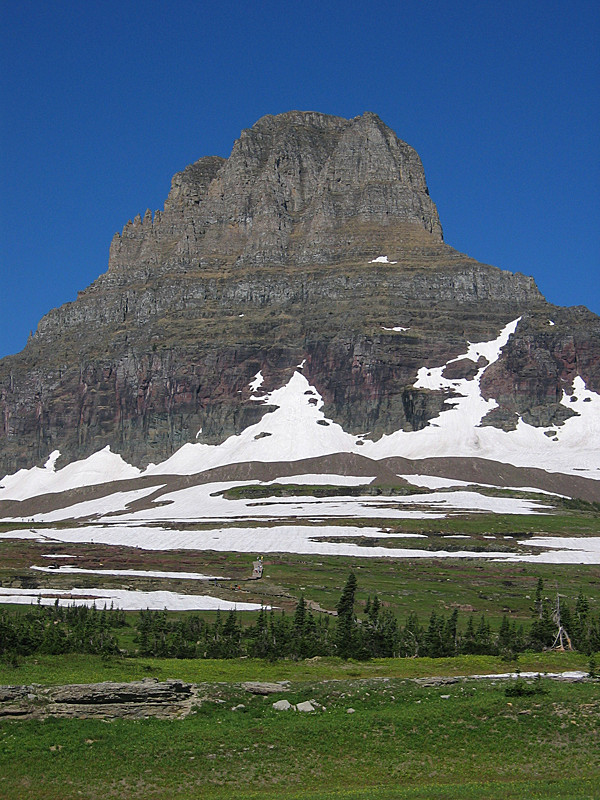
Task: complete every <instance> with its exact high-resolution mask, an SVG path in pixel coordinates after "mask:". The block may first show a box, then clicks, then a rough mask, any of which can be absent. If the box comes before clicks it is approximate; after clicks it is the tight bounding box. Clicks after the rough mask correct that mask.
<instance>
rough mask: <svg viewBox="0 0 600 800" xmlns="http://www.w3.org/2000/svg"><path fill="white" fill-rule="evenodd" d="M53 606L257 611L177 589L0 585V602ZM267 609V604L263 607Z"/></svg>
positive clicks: (251, 605)
mask: <svg viewBox="0 0 600 800" xmlns="http://www.w3.org/2000/svg"><path fill="white" fill-rule="evenodd" d="M38 598H39V601H40V605H42V606H53V605H54V604H55V603H56V601H57V600H58V605H59V606H72V605H77V606H96V608H103V607H104V606H107V607H110V606H111V605H112V606H113V608H119V609H123V611H141V610H143V609H146V608H149V609H151V610H152V611H162V610H163V609H166V610H167V611H216V610H217V609H221V611H231V610H232V609H235V610H236V611H260V609H261V605H260V604H258V603H233V602H231V601H230V600H221V599H220V598H218V597H210V596H209V595H202V594H178V593H177V592H135V591H130V590H127V589H3V588H0V603H16V604H19V605H30V604H31V603H37V602H38ZM263 607H264V608H269V606H263Z"/></svg>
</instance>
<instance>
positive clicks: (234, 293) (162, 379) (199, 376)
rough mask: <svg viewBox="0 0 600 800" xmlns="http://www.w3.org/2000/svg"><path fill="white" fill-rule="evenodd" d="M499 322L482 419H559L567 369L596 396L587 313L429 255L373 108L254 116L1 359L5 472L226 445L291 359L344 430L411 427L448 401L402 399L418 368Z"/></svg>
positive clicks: (431, 396) (595, 326) (598, 358)
mask: <svg viewBox="0 0 600 800" xmlns="http://www.w3.org/2000/svg"><path fill="white" fill-rule="evenodd" d="M383 256H385V257H386V258H385V259H383V260H382V258H381V257H383ZM378 259H379V260H378ZM516 317H521V322H520V323H519V326H518V328H517V331H516V333H515V334H514V336H512V337H511V339H510V341H509V344H508V345H507V347H506V348H505V349H504V351H503V354H502V357H501V359H500V360H499V361H498V362H497V363H496V364H494V365H492V367H490V369H489V371H487V370H486V372H485V373H484V376H483V379H482V382H481V386H482V391H483V392H484V393H485V396H486V397H492V398H494V399H495V400H496V401H497V402H498V404H499V408H498V409H495V410H494V412H492V413H491V414H490V415H489V416H488V417H487V418H486V419H485V421H484V423H485V424H491V425H496V426H497V427H503V428H505V429H509V428H511V427H514V425H515V424H516V420H517V419H518V418H519V417H520V418H523V419H524V420H526V421H528V422H529V423H530V424H534V425H544V426H546V425H558V426H560V425H561V424H562V422H564V420H565V418H566V417H568V416H569V413H570V411H569V409H568V408H565V406H564V405H563V404H561V403H560V400H561V398H562V396H563V391H565V392H567V394H568V393H569V391H570V386H572V382H573V378H574V376H575V375H580V376H581V377H582V378H583V379H584V381H585V382H586V385H587V387H588V388H589V389H593V390H594V391H600V320H599V319H598V317H596V316H595V315H594V314H592V313H591V312H589V311H587V310H586V309H584V308H574V309H561V308H556V307H554V306H550V305H549V304H548V303H547V302H546V301H545V300H544V298H543V297H542V295H541V294H540V292H539V291H538V289H537V287H536V286H535V283H534V281H533V280H532V279H531V278H529V277H526V276H524V275H520V274H511V273H509V272H505V271H502V270H500V269H497V268H495V267H491V266H488V265H485V264H481V263H478V262H476V261H474V260H473V259H471V258H469V257H468V256H466V255H463V254H461V253H459V252H457V251H456V250H454V249H453V248H451V247H450V246H448V245H447V244H446V243H444V241H443V237H442V229H441V225H440V221H439V218H438V214H437V210H436V208H435V205H434V203H433V202H432V200H431V198H430V196H429V192H428V189H427V184H426V181H425V175H424V172H423V167H422V165H421V161H420V159H419V157H418V155H417V153H416V152H415V151H414V150H413V149H412V148H411V147H410V146H409V145H407V144H406V143H404V142H402V141H400V140H399V139H398V138H397V137H396V135H395V134H394V133H393V131H391V130H390V129H389V128H388V127H387V126H386V125H385V124H384V123H383V122H382V121H381V120H380V119H379V118H378V117H377V116H376V115H374V114H371V113H366V114H364V115H363V116H361V117H357V118H355V119H353V120H345V119H341V118H339V117H331V116H326V115H323V114H317V113H313V112H298V111H294V112H290V113H287V114H282V115H280V116H275V117H273V116H267V117H263V118H262V119H261V120H259V121H258V122H257V123H256V125H254V126H253V127H252V128H251V129H249V130H247V131H244V132H243V133H242V135H241V137H240V139H239V140H238V141H237V142H236V143H235V144H234V147H233V150H232V153H231V155H230V157H229V158H228V159H222V158H217V157H208V158H202V159H200V160H199V161H197V162H196V163H195V164H192V165H191V166H189V167H187V168H186V169H185V170H184V171H183V172H180V173H178V174H177V175H175V177H174V178H173V182H172V186H171V191H170V193H169V196H168V198H167V200H166V202H165V207H164V210H163V211H162V212H159V211H157V212H156V213H155V214H154V215H152V214H151V213H150V212H149V211H147V212H146V213H145V215H144V216H143V217H142V216H138V217H136V218H135V220H133V222H130V223H128V224H127V225H126V226H125V228H124V229H123V231H122V233H121V234H117V235H115V237H114V239H113V241H112V244H111V248H110V258H109V269H108V271H107V272H106V273H105V274H104V275H102V276H100V277H99V278H98V279H97V280H96V281H95V282H94V283H93V284H92V285H91V286H90V287H88V288H87V289H85V290H84V291H83V292H80V294H79V296H78V298H77V300H75V301H74V302H73V303H68V304H66V305H64V306H62V307H61V308H58V309H54V310H53V311H51V312H50V313H49V314H48V315H47V316H46V317H44V318H43V319H42V320H41V321H40V323H39V326H38V329H37V331H36V332H35V334H34V335H33V336H32V337H31V339H30V341H29V342H28V344H27V346H26V348H25V349H24V350H23V351H22V353H20V354H18V355H15V356H10V357H8V358H5V359H3V360H2V361H1V362H0V412H1V414H2V425H1V427H0V474H5V473H10V472H14V471H15V470H16V469H19V468H21V467H29V466H31V465H32V464H36V463H37V464H39V463H41V462H43V461H44V460H45V459H46V458H47V457H48V454H49V453H50V452H51V451H52V450H54V449H56V448H58V449H60V451H61V454H62V456H61V459H60V464H59V465H58V466H63V465H64V464H65V463H67V462H68V461H70V460H72V459H75V458H82V457H85V456H87V455H89V454H91V453H93V452H95V451H96V450H98V449H100V448H102V447H104V446H106V445H107V444H108V445H110V447H111V448H112V450H113V451H116V452H119V453H121V454H122V455H123V457H124V458H125V459H126V460H128V461H129V462H131V463H134V464H136V465H138V466H145V465H146V464H148V463H149V462H158V461H161V460H163V459H164V458H166V457H168V456H169V455H171V454H172V453H173V452H174V451H175V450H176V449H177V448H179V447H180V446H181V445H183V444H184V443H186V442H189V441H204V442H207V443H213V444H214V443H218V442H221V441H223V440H224V439H225V438H226V437H227V436H229V435H231V434H232V433H238V432H239V431H241V430H243V429H244V428H245V427H246V426H248V425H249V424H252V423H253V422H256V421H257V420H258V418H259V417H260V416H261V415H263V414H264V413H266V412H267V411H268V408H266V407H264V406H262V407H261V406H257V404H256V403H254V402H252V401H251V389H250V388H249V383H250V381H251V380H252V379H253V377H254V376H255V375H256V374H257V372H258V371H259V370H260V371H261V372H262V375H263V376H264V389H265V391H270V390H272V389H275V388H277V387H278V386H280V385H282V383H283V382H284V381H285V380H287V379H288V378H289V376H290V375H291V373H292V372H293V370H294V368H295V366H296V365H297V364H298V363H300V362H301V361H305V370H304V374H305V375H306V377H307V378H308V380H309V381H310V383H311V384H312V385H313V386H315V387H316V389H317V390H318V391H319V392H320V393H321V395H322V396H323V398H324V400H325V403H326V409H325V410H326V413H327V416H328V417H330V418H331V419H333V420H335V421H337V422H339V423H340V424H341V425H342V426H343V427H344V428H345V429H346V430H347V431H348V432H351V433H364V432H366V431H368V432H369V436H371V437H373V438H378V437H380V436H381V435H382V434H384V433H389V432H391V431H393V430H399V429H403V430H418V429H420V428H422V427H424V426H426V425H427V423H428V421H429V420H430V419H431V418H432V417H433V416H435V415H437V414H438V413H439V411H440V409H441V408H442V406H443V404H444V402H445V400H446V399H448V395H447V394H444V393H441V392H432V391H427V390H418V389H415V388H414V385H413V384H414V382H415V376H416V373H417V370H418V369H419V368H420V367H422V366H423V365H425V364H427V365H428V366H432V367H433V366H439V365H441V364H444V363H446V362H447V361H448V360H449V359H451V358H454V357H457V356H459V355H460V354H461V353H464V352H465V344H466V342H467V341H484V340H489V339H491V338H493V337H494V336H496V335H497V334H498V331H499V330H500V329H501V328H502V327H503V326H504V325H506V324H507V322H509V321H510V320H512V319H515V318H516ZM549 321H551V322H552V323H554V324H553V325H550V322H549ZM400 327H402V328H404V329H407V330H394V328H400ZM453 369H454V370H456V369H458V370H459V371H460V370H461V369H463V370H464V371H465V375H464V377H466V376H467V375H468V373H469V369H470V370H471V373H472V374H474V372H473V370H474V369H475V366H473V365H468V364H463V365H462V367H461V366H460V365H457V366H453ZM456 374H457V375H458V373H456Z"/></svg>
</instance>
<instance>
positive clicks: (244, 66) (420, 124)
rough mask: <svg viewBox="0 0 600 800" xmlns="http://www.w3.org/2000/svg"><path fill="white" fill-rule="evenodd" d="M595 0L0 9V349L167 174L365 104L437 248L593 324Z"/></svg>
mask: <svg viewBox="0 0 600 800" xmlns="http://www.w3.org/2000/svg"><path fill="white" fill-rule="evenodd" d="M599 13H600V12H599V11H598V4H597V2H568V3H567V2H552V0H545V2H541V1H540V2H523V0H520V1H519V2H513V1H512V0H503V2H502V3H491V2H485V0H483V2H482V0H477V2H469V1H467V2H456V0H455V1H454V2H427V0H415V1H413V0H409V1H408V2H403V0H395V2H376V3H374V4H368V3H366V2H364V0H361V2H356V1H355V0H343V1H340V2H338V1H337V0H336V1H335V2H327V0H320V2H312V1H311V2H303V3H290V2H274V1H273V0H270V1H267V2H260V3H237V2H229V1H228V0H219V2H217V1H216V0H215V1H214V2H212V1H211V2H201V0H195V1H194V2H188V0H181V1H180V2H178V1H177V0H173V2H171V3H164V2H161V3H158V2H153V1H150V2H148V1H147V2H145V3H140V2H136V3H133V2H128V0H121V1H120V2H113V0H103V2H101V3H85V2H83V3H82V2H81V0H78V1H77V2H62V1H61V0H54V2H52V3H49V2H48V3H46V2H41V0H37V2H28V0H22V1H21V2H19V3H11V4H8V3H5V4H4V10H3V23H4V24H3V31H2V36H1V39H2V40H1V41H0V51H1V53H0V59H1V61H2V63H1V64H0V70H1V75H2V78H1V81H2V96H1V109H2V121H1V137H2V142H1V144H2V147H1V160H0V164H1V176H0V177H1V180H2V207H1V208H0V219H1V250H0V254H1V258H2V261H1V265H2V291H1V293H0V356H2V355H5V354H7V353H11V352H16V351H18V350H20V349H21V348H22V347H23V346H24V344H25V342H26V339H27V334H28V332H29V330H30V329H35V327H36V325H37V322H38V320H39V319H40V317H41V316H42V315H43V314H44V313H46V312H47V311H48V310H49V309H50V308H52V307H53V306H56V305H60V304H61V303H64V302H66V301H68V300H72V299H74V298H75V296H76V293H77V291H78V290H79V289H83V288H84V287H85V286H87V285H88V284H89V283H90V282H91V281H92V280H94V279H95V278H96V277H97V276H98V275H99V274H100V273H102V272H104V271H105V270H106V266H107V259H108V246H109V243H110V239H111V237H112V235H113V233H114V232H115V231H117V230H119V231H120V230H121V229H122V227H123V225H124V224H125V223H126V222H127V220H128V219H130V218H133V217H134V216H135V214H137V213H139V212H141V213H143V212H144V211H145V209H146V208H147V207H150V208H151V209H157V208H162V206H163V203H164V200H165V197H166V195H167V193H168V190H169V186H170V179H171V176H172V175H173V173H174V172H176V171H178V170H181V169H183V167H185V166H186V165H187V164H188V163H191V162H192V161H195V160H196V159H198V158H199V157H201V156H203V155H212V154H217V155H222V156H227V155H228V154H229V152H230V150H231V146H232V144H233V141H234V139H235V138H237V137H238V136H239V133H240V131H241V129H242V128H246V127H250V126H251V125H252V124H253V123H254V122H255V121H256V120H257V119H258V118H259V117H261V116H262V115H263V114H267V113H269V114H276V113H279V112H283V111H287V110H290V109H293V108H296V109H302V110H309V109H311V110H317V111H322V112H325V113H331V114H338V115H340V116H344V117H353V116H356V115H358V114H361V113H362V112H363V111H365V110H370V111H375V112H376V113H378V114H379V115H380V116H381V118H382V119H383V120H384V121H385V122H386V123H387V124H388V125H390V126H391V127H392V128H393V129H394V130H395V131H396V133H397V134H398V136H399V137H400V138H401V139H405V140H406V141H407V142H409V143H410V144H411V145H413V146H414V147H415V148H416V149H417V151H418V152H419V154H420V155H421V158H422V160H423V163H424V165H425V171H426V175H427V180H428V183H429V188H430V192H431V195H432V197H433V199H434V201H435V202H436V203H437V205H438V209H439V212H440V217H441V220H442V225H443V227H444V235H445V239H446V241H447V242H448V243H449V244H451V245H453V246H454V247H456V248H458V249H459V250H462V251H463V252H466V253H469V254H470V255H472V256H474V257H476V258H478V259H479V260H481V261H485V262H487V263H491V264H495V265H497V266H500V267H503V268H504V269H509V270H512V271H517V270H518V271H521V272H524V273H526V274H528V275H533V276H534V277H535V279H536V281H537V283H538V286H539V287H540V289H541V290H542V291H543V292H544V294H545V295H546V296H547V298H548V299H549V300H550V301H552V302H555V303H558V304H561V305H577V304H585V305H587V306H588V307H589V308H591V309H592V310H594V311H595V312H597V313H599V312H600V286H599V284H600V281H599V280H598V272H599V270H598V267H599V260H600V259H599V255H600V219H599V216H600V215H599V205H600V204H599V186H600V180H599V178H600V148H599V137H598V132H599V130H600V124H599V123H600V113H599V108H600V103H599V78H598V75H599V60H598V51H597V43H598V38H599V33H600V25H599Z"/></svg>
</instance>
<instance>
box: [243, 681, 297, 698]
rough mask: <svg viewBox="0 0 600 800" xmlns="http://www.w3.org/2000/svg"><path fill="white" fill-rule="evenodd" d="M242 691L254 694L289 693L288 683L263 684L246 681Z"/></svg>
mask: <svg viewBox="0 0 600 800" xmlns="http://www.w3.org/2000/svg"><path fill="white" fill-rule="evenodd" d="M242 689H245V690H246V691H247V692H251V693H252V694H265V695H266V694H278V693H279V692H287V691H289V686H288V681H281V682H280V683H263V682H261V681H246V682H245V683H242Z"/></svg>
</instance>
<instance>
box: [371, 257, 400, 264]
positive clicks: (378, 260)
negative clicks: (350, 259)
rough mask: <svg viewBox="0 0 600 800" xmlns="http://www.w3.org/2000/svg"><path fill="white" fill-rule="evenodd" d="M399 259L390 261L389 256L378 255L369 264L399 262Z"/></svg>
mask: <svg viewBox="0 0 600 800" xmlns="http://www.w3.org/2000/svg"><path fill="white" fill-rule="evenodd" d="M397 263H398V262H397V261H389V260H388V257H387V256H377V258H374V259H373V260H372V261H369V264H397Z"/></svg>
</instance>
